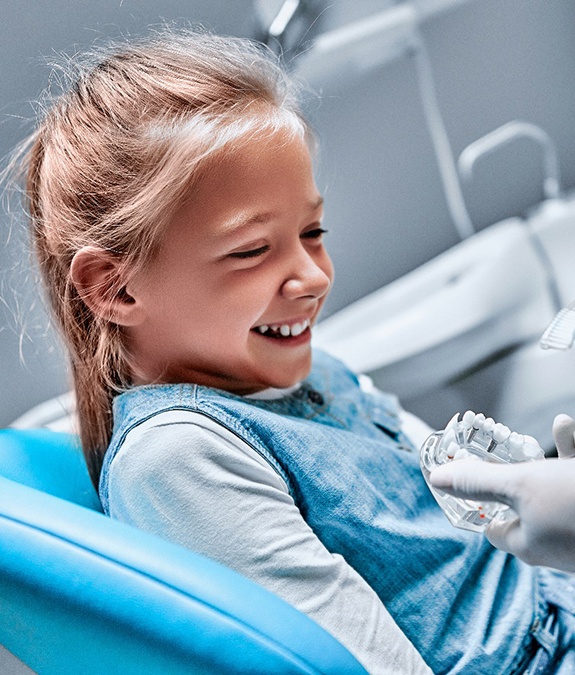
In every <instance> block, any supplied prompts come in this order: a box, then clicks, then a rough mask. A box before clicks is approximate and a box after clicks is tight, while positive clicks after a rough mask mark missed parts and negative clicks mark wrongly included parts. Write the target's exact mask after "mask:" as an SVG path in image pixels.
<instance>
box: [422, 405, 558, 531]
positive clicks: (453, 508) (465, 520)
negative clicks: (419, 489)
mask: <svg viewBox="0 0 575 675" xmlns="http://www.w3.org/2000/svg"><path fill="white" fill-rule="evenodd" d="M544 457H545V453H544V451H543V449H542V448H541V446H540V445H539V444H538V443H537V441H536V440H535V439H534V438H533V437H532V436H524V435H523V434H518V433H516V432H515V431H511V430H510V429H509V427H506V426H505V425H503V424H499V423H496V422H495V421H494V420H493V419H492V418H490V417H487V418H486V417H485V415H483V414H482V413H479V414H476V413H474V412H473V411H472V410H468V411H467V412H466V413H465V414H464V415H463V417H462V419H459V413H456V414H455V415H454V416H453V417H452V419H451V420H450V422H449V424H448V425H447V426H446V427H445V429H444V430H443V431H438V432H436V433H434V434H432V435H431V436H429V438H428V439H427V440H426V441H425V443H424V444H423V445H422V446H421V450H420V462H421V471H422V473H423V476H424V478H425V481H426V482H427V485H428V486H429V489H430V490H431V492H432V494H433V496H434V497H435V499H436V500H437V503H438V504H439V506H440V507H441V508H442V509H443V512H444V513H445V515H446V516H447V518H448V519H449V521H450V522H451V524H452V525H454V526H455V527H459V528H461V529H464V530H471V531H473V532H483V530H484V529H485V528H486V527H487V525H488V524H489V523H490V522H491V521H492V520H493V519H494V518H498V519H505V518H508V517H510V516H512V514H513V512H512V511H511V509H510V508H509V507H508V506H506V505H505V504H500V503H497V502H479V501H473V500H470V499H460V498H457V497H453V496H452V495H449V494H447V493H446V492H444V491H443V490H441V489H439V488H436V487H433V486H432V485H431V484H430V482H429V474H430V473H431V471H432V470H433V469H434V468H436V467H438V466H441V465H442V464H446V463H448V462H452V461H457V460H459V459H464V458H471V459H476V460H481V461H485V462H495V463H498V464H510V463H515V462H529V461H533V460H538V459H544Z"/></svg>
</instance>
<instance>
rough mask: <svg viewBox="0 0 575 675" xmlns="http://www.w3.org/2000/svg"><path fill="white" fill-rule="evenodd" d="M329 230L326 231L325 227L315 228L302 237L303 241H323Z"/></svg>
mask: <svg viewBox="0 0 575 675" xmlns="http://www.w3.org/2000/svg"><path fill="white" fill-rule="evenodd" d="M326 232H327V230H324V228H323V227H314V228H313V229H312V230H308V231H307V232H304V233H303V234H302V235H301V236H302V239H321V237H322V235H324V234H325V233H326Z"/></svg>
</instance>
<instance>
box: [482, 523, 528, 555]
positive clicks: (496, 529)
mask: <svg viewBox="0 0 575 675" xmlns="http://www.w3.org/2000/svg"><path fill="white" fill-rule="evenodd" d="M485 535H486V536H487V539H488V540H489V541H490V542H491V543H492V544H493V546H495V547H496V548H499V549H501V550H502V551H507V553H512V554H513V555H516V556H518V557H519V558H522V557H523V554H524V552H525V549H526V546H525V533H524V531H523V529H522V527H521V521H520V520H519V518H518V517H517V516H516V517H515V518H512V519H507V520H506V519H503V520H500V519H497V518H496V519H495V520H492V521H491V522H490V523H489V525H488V526H487V529H486V530H485Z"/></svg>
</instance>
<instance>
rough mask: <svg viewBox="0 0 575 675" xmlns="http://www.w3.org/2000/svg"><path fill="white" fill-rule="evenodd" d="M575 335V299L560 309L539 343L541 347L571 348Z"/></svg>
mask: <svg viewBox="0 0 575 675" xmlns="http://www.w3.org/2000/svg"><path fill="white" fill-rule="evenodd" d="M574 337H575V301H574V302H572V303H571V304H570V305H568V306H567V307H564V308H563V309H562V310H560V311H559V312H558V313H557V314H556V316H555V318H554V319H553V321H552V322H551V323H550V324H549V326H547V329H546V330H545V332H544V333H543V335H542V337H541V340H540V341H539V345H540V347H541V349H570V348H571V346H572V345H573V338H574Z"/></svg>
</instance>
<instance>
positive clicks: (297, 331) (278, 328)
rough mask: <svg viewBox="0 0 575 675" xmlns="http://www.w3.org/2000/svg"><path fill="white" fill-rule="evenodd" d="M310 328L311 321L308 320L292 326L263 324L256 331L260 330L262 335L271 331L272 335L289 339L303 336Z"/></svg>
mask: <svg viewBox="0 0 575 675" xmlns="http://www.w3.org/2000/svg"><path fill="white" fill-rule="evenodd" d="M308 326H309V319H306V320H305V321H302V322H301V323H294V324H292V325H291V326H290V325H288V324H287V323H282V324H275V325H273V326H268V325H266V324H262V325H261V326H258V327H257V329H256V330H258V331H259V332H260V333H261V334H262V335H263V334H264V333H267V332H268V331H271V332H272V333H279V334H280V335H281V336H282V337H289V336H290V335H291V336H293V337H297V336H298V335H301V334H302V333H303V332H304V330H305V329H306V328H307V327H308Z"/></svg>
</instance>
